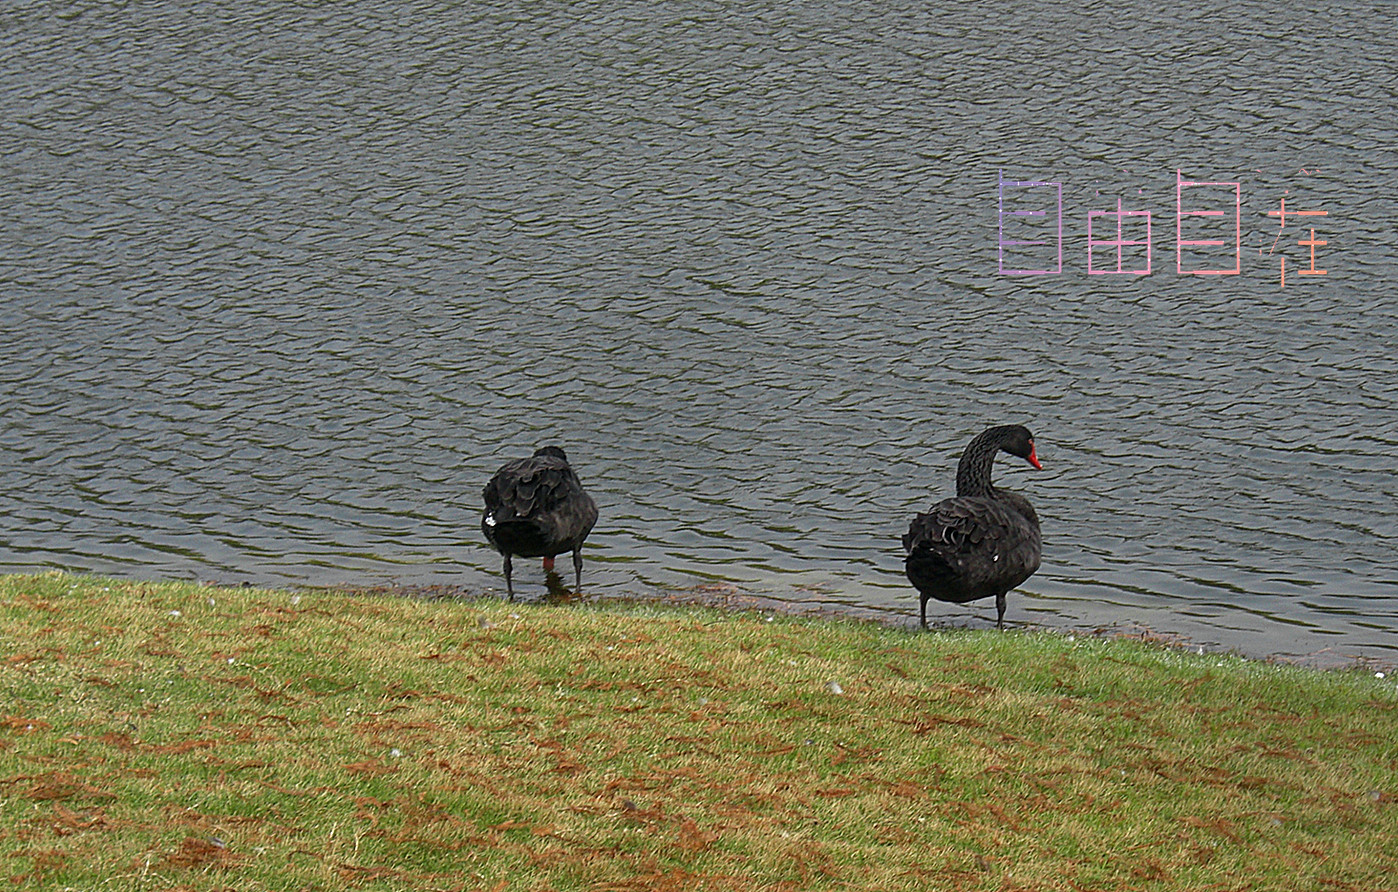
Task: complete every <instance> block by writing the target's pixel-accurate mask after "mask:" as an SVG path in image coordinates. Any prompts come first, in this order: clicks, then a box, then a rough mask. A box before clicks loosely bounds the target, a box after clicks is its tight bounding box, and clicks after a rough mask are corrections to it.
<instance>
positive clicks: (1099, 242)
mask: <svg viewBox="0 0 1398 892" xmlns="http://www.w3.org/2000/svg"><path fill="white" fill-rule="evenodd" d="M1097 217H1115V218H1116V238H1114V239H1096V238H1094V237H1093V231H1092V221H1093V220H1094V219H1095V218H1097ZM1142 217H1144V218H1145V224H1146V232H1145V235H1146V238H1145V241H1141V240H1140V239H1127V238H1125V232H1124V225H1125V221H1126V220H1127V219H1133V223H1134V226H1135V229H1136V230H1137V232H1136V234H1137V235H1139V228H1140V222H1139V218H1142ZM1128 247H1144V248H1145V260H1146V265H1145V268H1144V269H1123V268H1122V263H1123V253H1124V251H1125V249H1126V248H1128ZM1094 248H1109V249H1110V248H1115V249H1116V269H1097V268H1096V267H1095V266H1094V261H1093V249H1094ZM1150 248H1151V244H1150V211H1124V210H1122V208H1121V199H1120V198H1118V199H1117V200H1116V210H1115V211H1088V212H1087V274H1088V275H1090V276H1104V275H1122V274H1125V275H1131V276H1148V275H1150Z"/></svg>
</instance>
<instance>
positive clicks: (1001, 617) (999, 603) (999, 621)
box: [995, 592, 1005, 629]
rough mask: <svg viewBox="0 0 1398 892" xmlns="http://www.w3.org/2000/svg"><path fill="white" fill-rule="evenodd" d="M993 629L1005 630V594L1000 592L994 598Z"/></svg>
mask: <svg viewBox="0 0 1398 892" xmlns="http://www.w3.org/2000/svg"><path fill="white" fill-rule="evenodd" d="M995 611H996V616H995V628H997V629H1003V628H1005V593H1004V592H1001V593H1000V594H998V595H996V596H995Z"/></svg>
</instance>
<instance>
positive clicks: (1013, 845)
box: [0, 574, 1398, 890]
mask: <svg viewBox="0 0 1398 892" xmlns="http://www.w3.org/2000/svg"><path fill="white" fill-rule="evenodd" d="M832 682H834V683H835V684H836V685H838V688H835V689H832V687H831V683H832ZM1395 797H1398V689H1396V688H1395V685H1394V681H1393V679H1391V678H1390V679H1379V678H1376V677H1374V674H1373V673H1367V672H1344V673H1341V672H1329V673H1326V672H1318V671H1313V670H1304V669H1296V668H1289V667H1278V666H1271V665H1266V664H1261V663H1256V662H1248V661H1245V660H1241V659H1236V658H1232V657H1220V656H1216V655H1210V656H1195V655H1186V654H1181V653H1178V652H1175V651H1169V650H1165V649H1161V648H1155V647H1151V646H1148V645H1142V644H1140V643H1135V642H1123V641H1107V640H1099V639H1081V638H1079V639H1077V640H1074V639H1072V638H1068V637H1064V636H1058V635H1050V634H1037V633H1014V632H1011V633H1005V634H998V633H994V632H934V633H916V632H911V631H905V630H896V629H888V628H884V627H881V626H878V625H875V624H871V623H858V622H848V621H831V620H821V621H814V620H807V619H796V618H789V617H775V618H769V617H766V616H764V615H761V614H725V613H721V612H717V611H713V610H703V609H695V608H674V607H654V606H652V607H647V606H635V605H632V606H626V605H609V606H585V605H584V606H579V605H566V606H559V607H547V606H534V605H521V604H513V605H512V604H506V603H502V602H498V601H478V602H469V603H468V602H423V601H414V600H408V599H394V598H373V597H364V596H360V597H353V596H348V595H343V594H334V593H301V594H299V595H298V594H293V593H289V592H275V591H261V590H252V589H213V588H205V587H200V586H196V585H192V584H184V583H159V584H145V583H131V582H119V581H112V580H100V579H91V578H86V577H74V576H65V575H59V574H52V575H45V576H39V577H21V576H11V577H0V876H3V877H6V878H8V879H10V881H11V885H12V886H14V887H16V888H20V889H45V890H48V889H81V890H147V889H152V890H165V889H189V890H214V889H237V890H257V889H341V888H362V889H394V890H397V889H452V890H455V889H461V890H470V889H483V890H504V889H522V890H536V889H537V890H544V889H556V890H574V889H587V890H633V889H634V890H666V889H674V890H681V889H683V890H692V889H706V890H716V889H772V890H778V889H781V890H787V889H789V890H798V889H878V890H899V889H929V888H931V889H939V888H940V889H962V890H1019V889H1055V890H1057V889H1062V890H1098V889H1102V890H1106V889H1143V890H1144V889H1191V890H1200V889H1229V890H1244V889H1285V890H1298V889H1302V890H1345V889H1366V890H1367V889H1384V888H1388V889H1391V888H1394V880H1393V879H1392V877H1393V876H1394V875H1395V874H1398V806H1395Z"/></svg>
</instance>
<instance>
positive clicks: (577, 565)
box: [573, 546, 582, 595]
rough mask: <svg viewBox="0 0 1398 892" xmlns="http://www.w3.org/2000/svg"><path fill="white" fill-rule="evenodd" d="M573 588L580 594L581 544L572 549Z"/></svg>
mask: <svg viewBox="0 0 1398 892" xmlns="http://www.w3.org/2000/svg"><path fill="white" fill-rule="evenodd" d="M573 590H574V593H576V594H579V595H581V594H582V546H578V547H577V548H574V549H573Z"/></svg>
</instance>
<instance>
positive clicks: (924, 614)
mask: <svg viewBox="0 0 1398 892" xmlns="http://www.w3.org/2000/svg"><path fill="white" fill-rule="evenodd" d="M922 627H923V628H924V629H925V628H927V596H926V595H923V596H922Z"/></svg>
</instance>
